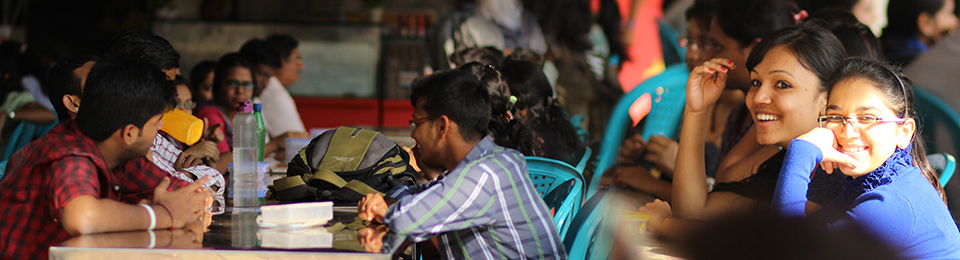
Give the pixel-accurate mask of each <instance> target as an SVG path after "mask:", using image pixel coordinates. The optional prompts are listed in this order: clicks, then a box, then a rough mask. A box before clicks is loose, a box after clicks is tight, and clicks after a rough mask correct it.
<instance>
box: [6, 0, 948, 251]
mask: <svg viewBox="0 0 960 260" xmlns="http://www.w3.org/2000/svg"><path fill="white" fill-rule="evenodd" d="M618 2H622V1H615V0H593V1H591V0H561V1H558V2H556V3H553V4H551V5H550V6H549V7H548V8H543V9H544V10H546V11H545V12H544V11H543V10H536V9H534V10H530V9H527V8H525V5H524V4H523V3H522V2H521V1H519V0H478V1H476V2H472V1H467V2H463V3H458V6H457V9H456V10H455V11H454V12H452V13H450V14H447V15H445V16H444V17H443V18H441V19H440V20H439V21H438V22H437V23H436V24H435V26H434V27H433V28H432V29H431V30H430V32H429V33H428V34H427V35H428V36H427V38H426V41H427V42H426V43H427V44H426V46H427V50H426V54H427V56H426V57H424V60H425V64H424V70H423V71H424V74H425V75H424V76H422V77H420V78H417V79H416V80H414V81H413V82H412V84H411V85H412V87H411V88H412V92H413V94H412V95H411V97H410V101H411V105H412V106H413V107H414V113H413V114H412V115H411V116H412V120H410V124H411V127H412V128H413V130H412V134H411V137H412V138H413V139H414V140H415V141H416V142H417V145H416V146H415V147H411V148H410V150H409V151H410V153H411V157H412V158H414V159H416V160H415V161H416V162H415V165H416V167H417V168H418V169H419V170H420V174H421V180H422V183H418V184H417V185H416V186H411V187H405V188H404V189H402V192H390V193H389V195H388V196H386V198H385V196H384V194H381V193H371V194H369V195H367V197H365V198H364V200H362V201H360V202H359V205H358V211H359V212H358V213H359V215H360V217H361V218H363V219H364V220H367V221H375V222H382V223H386V224H387V225H389V226H390V227H391V228H392V229H393V231H394V232H398V233H401V234H403V235H408V236H410V237H412V238H413V240H414V241H415V242H423V241H427V240H430V239H434V240H435V243H433V244H434V245H436V247H437V248H435V249H436V251H437V252H436V256H437V257H441V258H444V259H461V258H474V257H478V258H511V259H513V258H537V259H544V258H547V259H565V258H566V253H567V251H568V250H569V249H565V248H564V245H563V241H562V239H563V238H562V237H560V236H559V232H558V228H557V226H556V225H555V224H553V221H552V217H551V216H550V213H551V211H550V209H549V208H548V207H547V205H546V204H545V203H544V201H543V200H542V199H541V198H540V196H537V193H536V192H535V191H533V190H534V187H533V186H532V184H531V181H530V177H529V174H528V173H527V171H526V169H525V167H524V166H525V164H524V163H523V161H524V156H534V157H544V158H550V159H555V160H559V161H563V162H568V163H569V164H571V165H576V164H577V162H579V161H581V160H582V159H584V158H583V157H588V158H587V159H589V156H590V153H589V152H588V151H589V149H590V147H594V149H596V147H597V145H598V143H599V140H601V139H603V138H609V137H608V136H603V133H604V130H605V129H604V128H605V127H607V124H608V121H610V116H611V113H612V110H613V108H614V105H615V104H616V102H618V101H620V100H619V99H620V97H621V96H622V95H623V94H624V91H625V90H626V91H629V90H630V89H632V88H630V86H627V87H624V86H622V85H621V82H620V80H619V79H620V77H619V76H620V75H622V74H625V73H626V74H634V73H647V72H646V71H627V70H624V67H623V64H624V62H626V61H627V60H628V59H629V57H630V55H631V54H630V50H631V49H633V48H643V46H636V45H635V43H634V42H630V39H633V38H631V37H630V36H629V34H624V32H627V31H630V30H631V29H632V28H629V27H630V26H631V25H632V23H633V22H634V20H633V18H635V16H638V14H636V13H635V12H638V11H637V10H635V9H636V6H635V5H626V6H629V7H631V8H632V9H631V10H620V9H619V8H621V7H623V6H624V5H621V4H620V3H618ZM627 2H630V1H627ZM669 2H670V3H671V5H670V6H669V7H670V8H677V6H680V7H683V8H682V10H684V12H682V17H683V19H680V20H682V21H683V23H682V24H684V26H685V27H683V28H668V29H673V30H677V31H681V32H682V35H683V36H682V37H680V38H679V39H676V40H677V41H678V42H677V43H678V45H680V46H682V48H683V49H682V50H677V51H680V52H682V53H683V56H682V57H681V56H678V55H676V54H674V56H670V55H671V54H670V52H669V51H667V50H666V47H664V51H663V52H662V53H663V55H664V57H662V60H661V62H670V61H673V64H662V65H663V66H668V65H680V64H684V63H685V66H686V70H687V71H688V72H689V73H688V74H684V77H687V78H686V92H685V93H686V94H685V95H686V96H685V98H686V99H685V107H684V112H683V117H682V119H681V120H680V121H679V124H680V125H679V129H680V130H679V134H678V135H677V136H678V138H675V139H671V138H667V137H663V136H653V137H650V138H649V139H645V138H643V137H642V136H641V135H640V134H639V133H637V134H635V133H634V132H638V131H635V130H636V129H642V128H643V127H644V123H645V122H641V123H640V124H638V125H635V126H631V128H632V130H634V131H627V132H628V133H629V134H628V135H627V136H625V137H624V140H625V141H624V142H623V145H622V147H621V148H620V149H619V158H618V159H617V162H618V165H617V166H616V167H613V168H612V169H611V170H609V171H607V172H597V173H594V174H593V175H592V178H601V180H602V185H610V186H617V187H618V188H619V189H622V190H629V191H632V192H641V193H644V194H648V195H650V196H651V197H652V198H655V200H654V201H653V202H650V203H646V204H645V205H635V207H634V206H631V207H633V208H630V209H629V210H636V208H637V207H639V208H640V209H639V210H640V211H641V212H645V213H647V214H648V215H649V222H648V223H647V226H646V229H647V230H648V231H649V232H651V233H653V234H655V235H657V236H660V237H663V238H666V239H677V240H682V239H683V238H690V237H694V238H697V236H701V237H702V236H706V235H707V234H712V235H713V236H723V235H724V234H723V233H710V232H711V230H715V229H716V227H717V225H726V224H730V225H734V224H740V225H743V223H741V222H736V221H730V219H731V218H730V217H731V216H741V217H742V216H749V217H742V218H739V219H754V218H755V217H757V216H758V215H759V216H763V217H768V216H771V215H772V216H774V217H775V218H777V219H782V221H799V223H801V224H797V225H805V226H809V227H812V229H815V230H816V231H815V232H818V233H813V234H814V236H816V235H818V234H819V235H824V236H827V235H828V234H831V232H834V234H848V233H845V232H854V233H850V234H865V235H864V236H866V237H870V238H872V239H875V241H874V240H869V241H866V242H864V243H876V244H877V245H886V246H885V247H884V248H890V249H892V251H894V252H896V253H898V256H901V257H904V258H910V259H943V258H960V231H958V228H957V225H956V223H955V222H954V218H953V217H952V216H951V213H950V211H949V210H948V207H947V205H948V204H947V199H948V196H947V194H945V192H944V188H943V187H941V185H940V182H939V180H938V177H937V175H936V174H935V173H934V172H933V170H932V168H931V166H930V165H929V163H928V162H927V159H926V154H927V147H925V145H924V142H923V141H924V140H923V139H922V138H921V137H920V135H919V132H921V131H925V129H923V128H922V127H923V126H922V125H920V124H918V121H917V118H918V115H917V112H916V109H915V104H916V101H915V94H914V87H920V88H929V89H932V91H934V92H938V91H939V92H942V93H947V92H951V93H957V91H955V90H954V88H955V87H956V86H954V84H955V83H954V82H956V80H945V79H951V78H952V77H955V75H960V74H958V73H956V72H955V71H953V72H947V71H945V70H944V68H948V69H956V68H960V62H958V61H957V59H951V58H956V57H960V48H957V47H956V46H957V43H958V42H960V37H958V36H957V35H960V34H956V33H954V31H955V30H956V29H957V28H958V27H960V23H958V19H957V16H956V14H955V12H956V10H955V2H954V1H953V0H919V1H917V0H890V1H889V2H888V4H887V6H888V8H887V13H886V14H887V17H886V18H887V21H888V24H887V26H886V27H885V28H884V29H883V30H882V35H881V36H880V37H877V36H876V35H875V34H874V31H872V30H871V28H870V27H869V26H868V25H873V24H875V21H876V19H877V17H874V15H873V13H872V12H871V11H870V10H871V8H872V6H873V5H874V4H875V3H874V2H875V1H873V0H847V1H825V0H797V1H790V0H729V1H719V0H689V1H686V0H676V1H669ZM625 14H626V15H627V16H626V17H625V16H624V15H625ZM667 14H669V12H668V13H667ZM667 18H668V19H669V18H670V17H667ZM638 19H639V18H638ZM673 40H674V39H666V40H664V41H665V42H669V41H673ZM298 46H299V42H298V40H297V39H296V38H294V37H292V36H290V35H269V36H267V37H266V38H263V39H261V38H252V39H250V40H248V41H246V42H245V43H243V44H242V46H241V47H240V48H239V49H237V50H225V51H224V53H225V54H223V55H222V56H221V57H220V58H219V59H218V60H216V61H212V60H209V61H202V62H200V63H198V64H196V65H195V66H193V67H192V69H191V70H190V71H189V73H186V72H185V71H181V70H180V69H181V66H180V58H181V57H180V54H179V53H178V52H177V51H176V47H177V46H172V45H171V44H170V43H169V42H168V41H167V40H165V39H164V38H162V37H160V36H157V35H154V34H151V33H148V32H141V31H130V32H125V33H122V34H120V35H117V36H115V37H114V38H112V39H111V40H109V41H108V43H107V44H105V45H104V46H103V48H102V50H101V51H100V52H99V53H96V54H95V55H78V56H74V57H66V58H63V59H60V60H57V61H56V62H55V63H53V64H45V63H44V62H43V61H42V59H41V58H40V55H39V54H38V53H37V52H36V51H35V50H33V49H31V48H30V47H29V46H27V45H23V44H21V43H18V42H16V41H12V40H8V41H4V42H3V43H2V44H0V75H2V77H0V101H2V103H0V112H2V113H0V156H2V160H0V161H2V162H0V166H2V167H3V168H0V170H3V171H0V259H8V258H9V259H33V258H46V257H47V254H48V251H47V248H49V247H50V246H51V245H56V244H58V243H60V242H62V241H63V240H65V239H67V238H69V237H71V236H76V235H81V234H89V233H100V232H115V231H129V230H145V229H154V228H168V227H169V228H187V229H189V230H194V231H195V232H198V233H202V232H203V229H204V228H205V227H206V226H208V225H210V221H211V216H212V215H213V214H219V213H222V210H223V209H224V208H225V207H227V206H228V205H229V201H228V200H226V199H225V198H224V193H225V192H224V191H225V190H226V189H227V186H228V185H229V184H228V183H227V180H228V178H225V177H224V176H225V175H226V174H227V173H228V172H229V171H228V170H229V169H228V165H229V164H230V163H231V162H232V161H233V158H234V156H233V151H232V148H233V127H232V125H231V122H232V121H233V118H234V116H235V115H236V114H237V113H238V106H240V105H239V104H241V103H242V102H245V101H250V102H253V103H260V104H262V107H263V109H262V111H263V121H264V122H263V124H264V128H265V130H266V132H267V141H266V142H265V145H264V148H263V149H264V154H265V155H266V156H270V157H275V158H278V159H277V160H282V159H283V158H285V154H286V149H287V147H285V142H284V141H285V140H286V139H288V138H307V137H308V136H309V134H308V132H307V129H306V128H305V126H304V123H303V121H302V120H301V117H302V116H303V117H310V116H314V115H301V114H299V112H298V110H297V106H296V103H295V102H294V100H293V98H292V97H291V95H290V92H289V91H287V88H289V87H290V86H291V85H293V84H295V83H297V81H298V80H299V76H300V71H301V70H302V69H303V67H304V66H305V64H304V62H303V57H302V56H301V53H300V51H299V48H298ZM665 46H666V45H665ZM928 50H929V52H928ZM677 54H679V53H677ZM951 54H952V56H951ZM944 64H952V65H944ZM681 66H682V65H681ZM932 67H936V68H937V69H933V68H932ZM900 68H906V70H905V71H906V73H904V72H901V69H900ZM926 68H931V69H926ZM931 71H932V72H936V73H932V72H931ZM905 74H906V75H905ZM908 76H909V77H908ZM945 95H947V94H945ZM952 105H953V106H954V107H955V108H957V107H960V105H957V104H952ZM81 108H82V109H81ZM172 109H177V110H180V111H182V112H185V113H187V114H191V115H194V116H196V117H197V118H199V119H201V120H202V121H203V122H204V131H203V134H202V137H201V140H200V141H198V142H196V143H193V144H189V145H188V144H186V143H184V142H183V141H182V140H178V139H177V138H174V137H173V135H171V134H170V133H167V132H165V131H164V130H163V129H162V128H163V124H164V122H163V115H164V114H166V113H168V111H170V110H172ZM654 171H656V172H660V173H662V174H660V175H659V176H656V175H654V174H651V173H652V172H654ZM584 177H587V178H591V177H590V176H584ZM588 182H589V180H588ZM714 183H715V184H714ZM495 202H497V203H495ZM764 220H765V219H757V225H760V224H763V223H762V222H763V221H764ZM450 223H455V225H452V224H450ZM784 223H786V222H784ZM790 223H793V222H790ZM747 225H749V224H747ZM731 234H732V233H731ZM808 234H809V233H804V234H803V235H808ZM786 235H788V234H786ZM719 239H723V238H722V237H719ZM488 240H489V241H488ZM455 241H456V242H455ZM492 241H496V242H492ZM684 241H696V240H684ZM490 243H494V244H497V247H491V246H489V245H490ZM783 243H788V242H783ZM740 246H744V245H740ZM771 246H772V247H776V246H782V247H786V245H771ZM698 249H702V248H693V249H691V251H694V252H696V251H697V250H698ZM834 249H835V248H834ZM692 255H694V256H696V254H692ZM705 256H710V254H705ZM713 256H716V255H713Z"/></svg>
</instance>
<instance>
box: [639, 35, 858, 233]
mask: <svg viewBox="0 0 960 260" xmlns="http://www.w3.org/2000/svg"><path fill="white" fill-rule="evenodd" d="M845 56H846V52H845V51H844V49H843V45H842V44H841V43H840V41H839V40H837V38H836V37H834V36H833V34H831V33H830V32H829V31H827V30H826V29H824V28H823V27H821V26H820V25H819V24H816V23H802V24H800V25H797V26H793V27H788V28H784V29H782V30H779V31H776V32H774V33H773V34H771V35H769V36H767V37H765V38H764V39H763V40H762V41H760V42H759V43H758V44H757V45H756V46H755V47H754V48H753V49H752V50H751V52H750V55H749V57H748V58H747V61H746V64H733V63H732V62H730V61H729V60H726V59H722V58H716V59H713V60H710V61H707V62H705V63H704V64H703V65H701V66H698V67H697V68H695V69H694V70H693V71H692V72H691V73H690V79H689V80H688V81H687V88H688V90H687V105H686V109H685V111H684V125H683V128H682V130H681V137H680V150H681V152H680V154H682V155H683V156H690V158H703V155H702V151H703V138H704V136H703V131H704V130H703V129H704V127H703V120H702V118H703V117H704V116H705V115H703V114H702V113H703V110H704V108H705V107H708V106H709V104H710V103H712V102H714V101H715V100H716V98H717V97H718V96H719V93H720V91H722V90H723V88H724V83H725V79H726V72H727V71H729V70H730V69H733V68H736V67H737V66H745V68H741V69H746V70H747V71H749V72H750V78H751V80H750V81H751V85H752V87H751V88H750V90H749V92H748V93H747V98H746V103H747V107H748V108H749V109H750V112H751V115H752V116H753V120H754V121H755V122H756V123H755V125H754V128H755V129H756V130H755V131H756V135H755V136H756V137H755V138H756V141H757V143H759V144H761V145H770V146H779V147H782V148H786V147H787V146H788V145H789V144H790V140H792V139H793V138H796V137H797V136H798V135H800V134H802V133H804V132H806V131H809V130H810V129H813V128H815V127H816V126H817V118H818V117H819V113H820V112H821V111H823V109H824V108H825V105H826V85H825V82H826V80H827V77H828V76H829V75H830V73H831V72H832V71H833V69H834V68H836V66H837V65H838V64H839V63H840V60H841V59H842V58H844V57H845ZM698 151H699V153H698ZM757 156H763V154H759V155H757ZM782 160H783V159H782V157H781V156H772V157H771V156H767V157H766V159H765V162H764V163H763V164H762V165H764V166H760V167H759V168H754V169H752V170H751V171H750V173H751V177H750V178H747V179H745V180H743V181H740V182H737V183H738V184H726V185H725V184H721V185H718V187H717V189H716V190H715V191H713V192H710V193H708V192H707V191H706V190H707V189H706V181H705V177H704V175H703V174H702V173H699V174H698V173H697V172H694V171H690V170H688V169H684V168H689V167H691V166H697V165H687V164H686V162H683V163H682V162H680V160H678V163H677V171H676V173H675V174H674V180H673V184H674V196H673V203H674V208H675V209H676V210H670V209H669V206H664V205H665V204H663V203H654V204H653V205H648V206H647V207H645V208H644V210H645V211H647V212H648V213H650V221H649V222H648V223H647V225H648V229H649V230H651V231H652V232H654V233H658V234H663V235H676V234H677V233H678V232H681V230H680V228H684V227H689V226H690V225H688V224H681V222H684V223H690V221H689V220H708V219H713V218H716V217H718V216H722V215H727V214H731V213H736V212H758V211H760V212H762V211H765V209H766V208H767V206H766V205H769V204H770V203H769V202H770V201H771V199H772V193H771V192H769V191H770V190H772V188H773V187H775V185H776V175H777V174H776V173H777V169H778V168H779V167H776V164H779V163H780V162H782ZM702 162H703V161H702V160H700V161H699V163H700V165H699V166H700V167H703V165H702ZM821 175H822V174H821ZM769 177H773V178H772V179H771V178H769ZM727 185H730V186H732V187H728V188H724V186H727ZM830 199H831V198H826V199H825V200H830ZM681 204H682V207H683V208H681ZM664 207H665V208H666V210H664ZM810 207H811V209H816V208H817V205H814V204H813V203H811V204H810ZM673 216H676V218H672V217H673Z"/></svg>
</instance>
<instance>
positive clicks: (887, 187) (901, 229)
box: [772, 139, 960, 259]
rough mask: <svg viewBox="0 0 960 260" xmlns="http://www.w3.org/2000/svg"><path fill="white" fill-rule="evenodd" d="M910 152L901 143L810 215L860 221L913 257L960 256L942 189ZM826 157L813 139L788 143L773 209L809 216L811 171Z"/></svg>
mask: <svg viewBox="0 0 960 260" xmlns="http://www.w3.org/2000/svg"><path fill="white" fill-rule="evenodd" d="M909 151H910V147H908V148H907V149H899V148H898V149H897V151H896V152H895V153H894V154H893V155H892V156H890V158H888V159H887V161H886V162H884V164H883V165H881V166H880V167H879V168H877V169H876V170H874V171H872V172H870V173H868V174H866V175H864V176H861V177H858V178H855V179H854V178H849V179H848V181H847V185H846V189H844V191H843V193H841V194H840V197H838V198H837V199H836V200H834V201H833V202H832V203H830V204H827V205H826V206H824V207H823V208H822V209H820V210H819V211H817V212H816V213H813V214H812V215H811V216H810V217H811V218H812V219H815V220H818V221H823V222H825V223H826V225H827V229H828V230H834V229H838V228H841V227H843V226H845V225H850V224H851V223H855V224H858V225H860V226H862V227H863V228H864V229H865V230H867V231H868V232H871V233H872V234H873V235H874V236H876V237H878V238H880V239H881V240H882V241H884V242H886V243H887V244H889V245H891V246H893V247H894V248H895V249H896V250H899V251H901V252H902V254H903V256H904V257H906V258H909V259H960V231H958V230H957V225H956V223H954V222H953V218H951V216H950V212H949V211H947V207H946V205H945V204H944V203H943V200H941V198H940V196H939V194H937V192H936V190H935V189H934V188H933V187H932V186H931V185H930V182H928V181H927V179H926V178H924V177H923V174H922V173H921V172H920V169H919V168H917V167H916V166H913V163H912V156H911V155H910V152H909ZM822 160H823V154H822V153H821V152H820V149H819V148H817V147H816V146H815V145H813V144H812V143H810V142H808V141H805V140H799V139H796V140H793V141H792V142H791V143H790V146H789V149H788V150H787V155H786V158H785V159H784V162H783V168H782V169H781V170H780V181H779V182H778V183H777V188H776V190H775V191H774V201H773V205H772V210H773V211H774V212H775V213H777V214H779V215H781V216H786V217H797V218H802V217H806V215H805V213H804V204H805V203H806V200H807V199H806V197H805V194H806V190H807V184H809V183H810V173H811V172H812V171H813V169H814V168H815V167H816V166H817V164H818V163H819V162H820V161H822ZM834 174H841V173H839V172H836V171H835V172H834Z"/></svg>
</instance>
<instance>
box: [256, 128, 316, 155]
mask: <svg viewBox="0 0 960 260" xmlns="http://www.w3.org/2000/svg"><path fill="white" fill-rule="evenodd" d="M308 137H310V134H308V133H304V132H294V131H290V132H286V133H283V134H282V135H279V136H277V137H276V138H273V139H270V142H269V143H267V144H266V145H264V148H263V151H264V154H263V156H269V155H271V154H272V155H273V159H276V160H277V161H280V162H286V157H287V143H286V140H287V138H298V139H303V138H308Z"/></svg>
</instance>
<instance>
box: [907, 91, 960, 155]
mask: <svg viewBox="0 0 960 260" xmlns="http://www.w3.org/2000/svg"><path fill="white" fill-rule="evenodd" d="M913 92H914V96H915V99H914V100H915V103H916V104H915V105H916V107H917V115H918V116H919V117H920V118H919V121H920V122H918V123H919V124H918V126H917V128H918V129H920V134H921V135H922V136H923V140H924V144H925V145H926V147H927V152H930V153H935V152H953V153H960V115H957V112H956V111H954V110H953V109H952V108H950V106H948V105H947V104H946V103H944V102H943V101H942V100H940V98H937V96H935V95H933V94H931V93H930V92H927V91H926V90H923V89H921V88H920V87H914V88H913ZM938 126H943V127H944V128H945V129H946V131H947V134H949V137H950V139H951V141H952V143H949V144H948V145H951V146H952V148H953V150H944V149H943V148H945V147H944V146H942V145H940V146H939V147H938V145H937V144H938V143H943V142H944V141H945V140H942V138H941V139H938V138H937V136H938V135H937V132H938V129H943V128H940V127H938ZM938 148H939V149H938Z"/></svg>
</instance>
